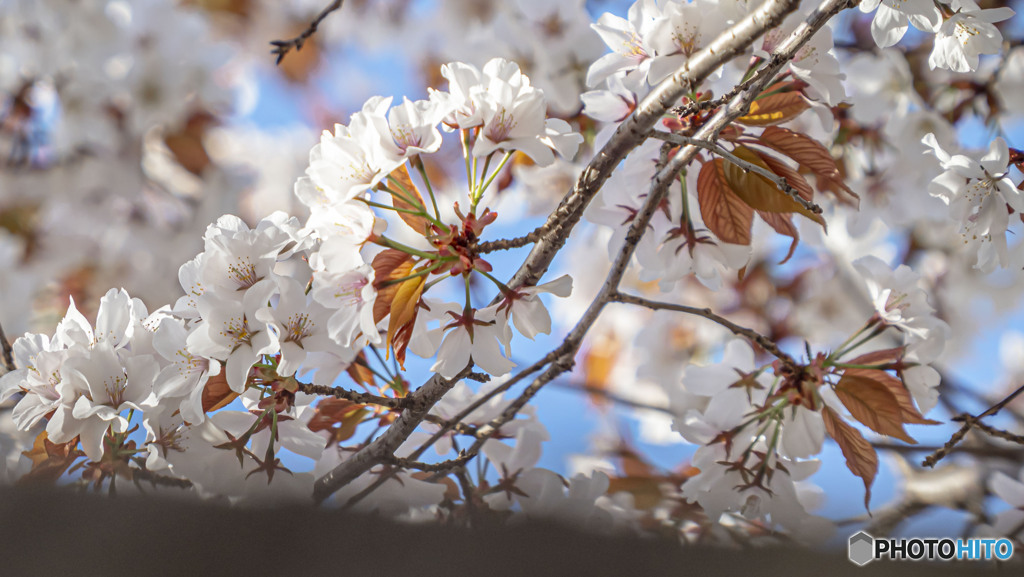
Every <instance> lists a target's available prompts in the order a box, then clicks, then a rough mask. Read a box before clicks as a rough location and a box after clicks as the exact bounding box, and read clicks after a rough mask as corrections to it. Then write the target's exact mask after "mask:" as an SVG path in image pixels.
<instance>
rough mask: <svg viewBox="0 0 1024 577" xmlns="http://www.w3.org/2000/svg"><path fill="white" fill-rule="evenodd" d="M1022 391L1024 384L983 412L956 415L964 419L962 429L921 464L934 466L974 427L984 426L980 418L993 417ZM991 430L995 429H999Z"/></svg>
mask: <svg viewBox="0 0 1024 577" xmlns="http://www.w3.org/2000/svg"><path fill="white" fill-rule="evenodd" d="M1021 393H1024V385H1021V386H1020V387H1018V388H1017V390H1016V391H1014V392H1012V393H1010V394H1009V395H1007V396H1006V398H1004V399H1003V400H1001V401H999V402H998V403H996V404H994V405H992V406H991V407H989V408H988V409H986V410H985V412H984V413H981V414H980V415H978V416H973V415H968V414H963V415H957V416H956V417H954V418H953V419H952V420H954V421H963V423H964V424H963V426H962V427H960V429H959V430H958V431H957V432H955V433H953V436H952V437H950V438H949V440H948V441H946V444H944V445H943V446H942V447H940V448H939V449H938V450H937V451H935V452H934V453H932V454H931V455H928V457H926V458H925V460H924V461H922V462H921V464H922V465H923V466H925V467H934V466H935V464H936V463H938V462H939V461H941V460H942V459H943V458H945V456H946V455H948V454H949V453H950V452H951V451H952V450H953V448H954V447H956V445H957V444H958V443H959V442H960V441H962V440H963V438H964V437H965V436H966V435H967V433H968V432H969V431H970V430H971V429H972V428H974V427H978V428H982V427H980V426H979V425H981V423H979V422H978V420H979V419H983V418H985V417H991V416H992V415H994V414H996V413H998V412H999V411H1001V410H1003V408H1004V407H1006V405H1008V404H1010V402H1011V401H1013V400H1014V399H1015V398H1017V396H1018V395H1020V394H1021ZM984 429H991V427H988V426H985V427H984ZM984 429H983V430H984ZM991 430H993V431H995V430H997V429H991Z"/></svg>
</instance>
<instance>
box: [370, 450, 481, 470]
mask: <svg viewBox="0 0 1024 577" xmlns="http://www.w3.org/2000/svg"><path fill="white" fill-rule="evenodd" d="M470 458H471V457H470V456H469V455H465V454H463V455H459V456H458V457H456V458H454V459H451V460H448V461H441V462H440V463H423V462H420V461H413V460H412V459H406V458H401V457H395V456H393V455H392V456H390V457H387V458H385V459H384V462H385V463H387V464H389V465H393V466H395V467H401V468H403V469H416V470H417V471H426V472H428V473H448V472H451V470H452V469H455V468H458V467H461V466H463V465H465V464H466V462H467V461H469V460H470Z"/></svg>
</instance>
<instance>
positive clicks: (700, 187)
mask: <svg viewBox="0 0 1024 577" xmlns="http://www.w3.org/2000/svg"><path fill="white" fill-rule="evenodd" d="M697 202H698V204H699V205H700V214H701V217H703V219H704V224H705V226H707V227H708V229H709V230H710V231H711V232H713V233H715V236H717V237H718V238H719V239H721V240H722V242H728V243H731V244H741V245H749V244H750V227H751V226H752V225H753V224H754V209H752V208H750V206H749V205H748V204H747V203H745V202H743V201H742V200H740V197H738V196H736V194H735V193H734V192H733V191H732V190H731V189H730V188H729V185H728V184H727V183H726V180H725V161H724V160H722V159H721V158H716V159H714V160H711V161H709V162H706V163H705V164H704V166H702V167H701V169H700V173H698V175H697Z"/></svg>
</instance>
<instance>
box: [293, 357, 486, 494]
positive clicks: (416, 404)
mask: <svg viewBox="0 0 1024 577" xmlns="http://www.w3.org/2000/svg"><path fill="white" fill-rule="evenodd" d="M471 369H472V364H470V365H467V366H466V368H464V369H462V371H461V372H460V373H459V374H457V375H455V378H453V379H445V378H444V377H442V376H441V375H438V374H435V375H434V376H433V377H431V378H430V380H428V381H427V382H426V383H424V384H423V386H421V387H420V388H418V389H416V391H414V392H413V393H411V394H410V395H409V396H408V397H407V398H408V399H409V401H408V406H407V407H405V410H403V411H402V415H401V416H400V417H398V419H396V420H395V422H394V423H392V425H391V426H390V427H388V430H387V431H384V433H383V434H381V436H379V437H377V438H376V439H374V440H373V441H372V442H371V443H370V444H369V445H367V446H365V447H363V448H362V449H360V450H359V451H358V452H357V453H356V454H355V455H353V456H352V457H351V458H349V459H348V460H347V461H345V462H343V463H341V464H339V465H338V466H337V467H335V468H334V469H332V470H331V471H330V472H328V473H327V474H326V475H324V476H323V477H320V478H319V479H317V480H316V483H315V484H314V485H313V498H314V499H315V500H316V502H318V503H320V502H323V500H324V499H326V498H327V497H330V496H331V494H332V493H334V492H335V491H337V490H338V489H340V488H342V487H344V486H345V485H347V484H348V483H349V482H351V481H352V480H353V479H355V478H356V477H358V476H359V475H362V474H363V473H365V472H366V471H369V470H370V469H371V468H372V467H373V466H374V465H377V464H379V463H382V462H384V461H385V460H386V459H389V458H391V457H393V456H394V454H395V450H396V449H398V447H399V446H400V445H401V444H402V443H404V442H405V440H406V439H408V438H409V435H411V434H412V432H413V431H414V430H416V427H417V426H419V424H420V423H421V422H422V421H423V418H424V417H426V416H427V412H428V411H430V408H431V407H433V406H434V404H435V403H437V402H438V401H439V400H441V397H443V396H444V395H445V393H447V392H448V391H449V390H451V388H452V386H453V385H454V384H455V383H457V382H458V381H460V380H461V379H462V378H464V377H465V376H466V375H467V374H469V373H470V371H471ZM414 458H415V457H414Z"/></svg>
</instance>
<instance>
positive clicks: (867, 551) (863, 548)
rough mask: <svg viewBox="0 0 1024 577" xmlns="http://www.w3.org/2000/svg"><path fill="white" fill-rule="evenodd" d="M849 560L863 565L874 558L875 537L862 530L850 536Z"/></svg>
mask: <svg viewBox="0 0 1024 577" xmlns="http://www.w3.org/2000/svg"><path fill="white" fill-rule="evenodd" d="M849 554H850V561H853V562H854V563H856V564H857V565H860V566H861V567H863V566H864V565H867V564H868V562H869V561H871V560H872V559H874V558H875V538H874V537H872V536H871V535H868V534H867V533H865V532H864V531H860V532H859V533H857V534H855V535H851V536H850V548H849Z"/></svg>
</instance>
